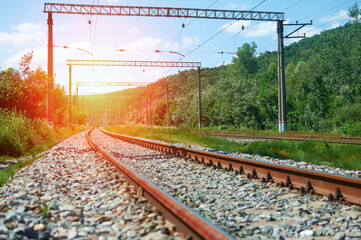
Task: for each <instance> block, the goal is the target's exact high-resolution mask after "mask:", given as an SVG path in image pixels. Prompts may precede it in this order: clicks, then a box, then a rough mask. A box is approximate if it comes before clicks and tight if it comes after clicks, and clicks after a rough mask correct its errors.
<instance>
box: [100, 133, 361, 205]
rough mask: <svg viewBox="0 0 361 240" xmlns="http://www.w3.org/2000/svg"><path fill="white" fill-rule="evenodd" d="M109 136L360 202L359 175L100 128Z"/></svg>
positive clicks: (200, 161) (290, 185)
mask: <svg viewBox="0 0 361 240" xmlns="http://www.w3.org/2000/svg"><path fill="white" fill-rule="evenodd" d="M100 130H101V131H102V132H103V133H104V134H107V135H108V136H111V137H114V138H117V139H120V140H123V141H126V142H129V143H132V144H137V145H140V146H143V147H147V148H151V149H154V150H158V151H162V152H164V153H166V154H171V155H175V156H179V157H184V158H187V159H189V160H193V161H196V162H199V163H203V164H207V165H209V166H213V167H215V168H227V169H228V170H231V169H233V170H235V171H237V172H238V173H244V174H247V176H248V177H249V178H258V179H261V180H262V181H264V182H270V181H271V182H274V183H276V184H278V185H281V186H286V187H290V188H297V189H300V191H301V192H304V193H306V192H309V193H317V194H321V195H325V196H328V197H329V199H330V200H333V199H335V200H343V201H347V202H350V203H354V204H357V205H361V179H359V178H350V177H344V176H341V175H336V174H328V173H323V172H318V171H313V170H306V169H300V168H295V167H289V166H283V165H278V164H272V163H266V162H261V161H256V160H251V159H245V158H239V157H232V156H228V155H223V154H218V153H210V152H204V151H199V150H194V149H189V148H183V147H178V146H174V145H171V144H165V143H156V142H152V141H149V140H143V139H137V138H134V137H129V136H124V135H120V134H116V133H111V132H108V131H105V130H104V129H100Z"/></svg>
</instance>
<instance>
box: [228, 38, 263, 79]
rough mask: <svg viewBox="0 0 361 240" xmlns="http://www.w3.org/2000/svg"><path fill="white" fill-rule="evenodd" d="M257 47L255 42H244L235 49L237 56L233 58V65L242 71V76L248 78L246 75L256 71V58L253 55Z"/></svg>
mask: <svg viewBox="0 0 361 240" xmlns="http://www.w3.org/2000/svg"><path fill="white" fill-rule="evenodd" d="M256 49H257V45H256V43H254V42H252V43H251V44H249V43H245V44H243V46H242V47H241V48H238V50H237V53H236V55H237V57H236V58H235V57H234V58H233V60H232V61H233V63H234V64H235V67H236V68H238V69H239V70H241V71H242V72H244V76H245V77H246V78H247V79H248V75H249V74H252V73H256V72H257V68H258V67H257V58H256V56H255V53H256Z"/></svg>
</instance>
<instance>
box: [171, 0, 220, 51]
mask: <svg viewBox="0 0 361 240" xmlns="http://www.w3.org/2000/svg"><path fill="white" fill-rule="evenodd" d="M218 1H219V0H215V1H214V2H213V3H212V4H211V5H209V6H208V7H207V8H206V9H209V8H210V7H212V6H213V5H214V4H215V3H216V2H218ZM195 20H196V18H194V19H192V21H190V22H189V23H187V24H184V22H183V21H182V28H181V30H180V31H179V32H178V34H177V35H176V36H175V38H174V39H173V40H172V42H171V44H169V45H168V47H167V49H166V50H169V49H170V48H171V47H172V46H173V44H174V43H175V41H176V40H177V39H178V37H179V36H180V35H181V34H182V32H183V30H184V28H185V27H188V26H189V25H191V24H192V23H193V22H194V21H195Z"/></svg>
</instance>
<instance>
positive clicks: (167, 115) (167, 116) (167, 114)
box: [165, 82, 169, 127]
mask: <svg viewBox="0 0 361 240" xmlns="http://www.w3.org/2000/svg"><path fill="white" fill-rule="evenodd" d="M165 87H166V91H167V113H166V118H167V127H169V89H168V82H167V83H166V86H165Z"/></svg>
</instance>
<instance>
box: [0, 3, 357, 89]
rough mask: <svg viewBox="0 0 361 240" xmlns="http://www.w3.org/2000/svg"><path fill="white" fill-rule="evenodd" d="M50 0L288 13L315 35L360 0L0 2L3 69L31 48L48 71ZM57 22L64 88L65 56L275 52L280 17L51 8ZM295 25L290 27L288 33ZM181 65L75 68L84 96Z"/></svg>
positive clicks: (208, 60) (205, 60)
mask: <svg viewBox="0 0 361 240" xmlns="http://www.w3.org/2000/svg"><path fill="white" fill-rule="evenodd" d="M45 2H47V3H77V4H101V5H121V6H149V7H182V8H203V9H206V8H210V9H225V10H252V9H253V10H254V11H269V12H284V13H285V19H286V23H295V22H296V21H298V22H300V23H301V22H302V23H308V22H310V21H311V20H312V22H313V24H312V25H311V26H306V27H304V28H302V29H301V30H300V31H299V32H296V34H299V35H303V34H304V33H305V34H306V37H311V36H313V35H315V34H319V33H320V32H321V31H324V30H327V29H332V28H335V27H338V26H342V25H344V24H345V23H346V22H347V21H349V18H348V15H347V11H348V8H349V7H350V6H351V5H353V4H354V3H355V0H351V1H346V0H318V1H314V0H257V1H254V0H245V1H236V0H197V1H195V0H182V1H179V0H167V1H164V0H163V1H162V0H83V1H80V0H78V1H74V0H73V1H71V0H68V1H61V0H56V1H53V0H47V1H40V0H31V1H29V0H1V1H0V71H1V70H5V69H7V68H9V67H13V68H15V69H17V68H18V67H19V64H18V63H19V62H20V60H21V57H22V56H23V55H24V54H25V53H27V52H30V51H33V52H34V58H33V61H32V64H31V67H32V69H36V68H37V67H41V68H42V69H43V70H45V71H46V70H47V31H48V28H47V14H46V13H43V9H44V3H45ZM356 2H358V4H359V5H361V4H360V3H361V1H360V0H358V1H356ZM53 21H54V25H53V29H54V35H53V38H54V46H55V47H54V73H55V82H56V83H58V84H60V85H63V86H65V88H66V90H67V89H68V81H69V71H68V66H67V65H66V62H67V60H68V59H85V60H88V59H93V60H134V61H142V60H154V61H179V60H180V59H181V55H179V54H178V53H180V54H182V55H185V56H186V57H184V58H182V60H181V61H189V62H201V64H202V67H215V66H219V65H222V64H228V63H230V62H231V61H232V57H233V56H234V53H235V52H236V51H237V48H238V47H240V46H242V45H243V44H244V43H251V42H255V43H256V45H257V53H258V54H259V53H262V52H265V51H274V50H277V33H276V23H275V22H266V21H265V22H259V21H237V22H233V21H230V20H215V19H184V18H154V17H123V16H86V15H85V16H84V15H69V14H53ZM89 23H90V24H89ZM182 24H184V26H185V27H184V28H183V27H182ZM242 27H244V30H242ZM294 29H295V27H291V26H289V27H285V34H287V33H288V32H291V31H293V30H294ZM216 34H217V35H216ZM214 35H216V36H215V37H213V36H214ZM212 37H213V38H212ZM209 39H210V40H209ZM294 41H297V40H295V39H292V40H289V39H285V45H286V46H287V45H289V44H291V43H292V42H294ZM200 45H201V47H199V46H200ZM64 46H67V47H68V48H64ZM119 49H123V50H124V51H119ZM156 50H160V51H161V52H160V53H156V52H155V51H156ZM162 51H163V52H162ZM169 51H172V52H176V53H170V52H169ZM220 52H224V53H223V54H221V53H220ZM179 70H184V69H177V68H141V67H90V66H73V68H72V80H73V82H91V83H93V86H90V87H80V88H79V94H95V93H104V92H110V91H116V90H121V89H124V87H123V88H122V87H101V86H97V85H96V84H94V83H95V82H154V81H157V80H158V79H160V78H164V77H166V76H168V75H172V74H176V73H177V72H178V71H179ZM73 89H74V88H73Z"/></svg>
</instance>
